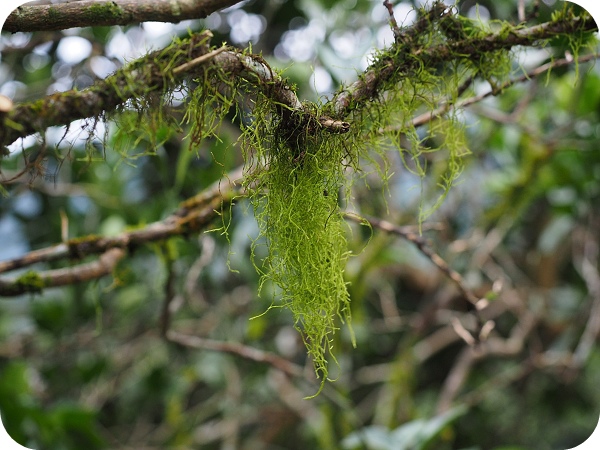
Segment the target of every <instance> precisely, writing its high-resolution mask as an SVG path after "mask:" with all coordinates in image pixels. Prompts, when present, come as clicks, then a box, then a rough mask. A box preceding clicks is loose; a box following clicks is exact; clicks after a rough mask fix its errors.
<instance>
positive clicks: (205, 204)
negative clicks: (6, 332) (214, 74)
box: [0, 169, 241, 296]
mask: <svg viewBox="0 0 600 450" xmlns="http://www.w3.org/2000/svg"><path fill="white" fill-rule="evenodd" d="M239 178H241V169H240V170H238V171H236V172H235V173H233V174H231V175H230V179H232V180H237V179H239ZM237 190H238V186H237V185H236V184H235V182H234V181H232V182H230V183H224V182H221V181H219V182H217V183H215V184H214V185H213V186H211V187H210V188H209V189H207V190H205V191H203V192H201V193H200V194H198V195H196V196H195V197H192V198H190V199H188V200H186V201H185V202H183V203H182V204H181V205H180V207H179V209H178V210H177V211H175V212H174V213H173V214H171V215H170V216H168V217H167V218H166V219H164V220H161V221H159V222H154V223H151V224H149V225H148V226H146V227H144V228H141V229H138V230H131V231H126V232H124V233H121V234H120V235H118V236H114V237H102V236H89V237H84V238H76V239H71V240H69V241H67V242H64V243H62V244H58V245H56V246H53V247H50V248H46V249H41V250H35V251H32V252H30V253H28V254H26V255H24V256H22V257H20V258H15V259H12V260H8V261H3V262H0V273H4V272H8V271H12V270H16V269H19V268H22V267H28V266H31V265H33V264H36V263H40V262H51V261H58V260H62V259H81V258H83V257H86V256H89V255H97V254H103V256H102V257H100V261H99V262H92V263H88V264H81V265H78V266H74V267H71V268H65V269H57V270H49V271H42V272H28V273H26V274H25V275H23V276H21V277H17V278H11V279H0V296H16V295H20V294H24V293H26V292H32V291H35V292H40V291H41V290H42V289H43V288H45V287H53V286H64V285H66V284H73V283H78V282H81V281H88V280H91V279H95V278H100V277H102V276H104V275H106V274H108V273H110V271H111V270H112V267H114V264H116V262H117V261H118V260H119V259H121V258H122V257H123V256H124V255H125V253H124V251H125V250H128V249H130V248H133V247H136V246H139V245H142V244H145V243H149V242H155V241H162V240H165V239H168V238H170V237H173V236H182V235H185V234H187V233H193V232H197V231H199V230H202V229H204V228H206V227H207V226H208V225H209V224H210V223H211V222H212V221H213V220H214V219H215V218H216V217H218V216H219V213H220V211H221V210H222V208H223V206H224V205H227V204H229V203H230V202H231V201H232V200H233V198H234V197H235V196H236V195H237ZM113 249H115V250H119V252H120V253H117V252H111V250H113ZM103 258H105V260H103ZM111 261H114V264H113V265H112V266H110V265H109V262H111ZM98 264H99V265H98ZM107 268H111V270H108V269H107ZM107 270H108V271H107Z"/></svg>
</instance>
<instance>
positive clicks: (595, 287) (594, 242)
mask: <svg viewBox="0 0 600 450" xmlns="http://www.w3.org/2000/svg"><path fill="white" fill-rule="evenodd" d="M595 222H596V223H595V224H592V225H591V226H590V229H587V230H585V232H584V233H580V235H579V236H578V239H577V240H578V241H579V251H578V252H575V255H574V258H573V259H574V260H575V267H576V269H577V271H578V272H579V274H580V275H581V277H582V278H583V280H584V282H585V284H586V286H587V289H588V292H589V297H590V298H591V299H592V305H591V309H590V311H589V315H588V317H589V318H588V321H587V323H586V325H585V328H584V330H583V333H582V335H581V337H580V339H579V344H578V345H577V348H576V349H575V351H574V353H573V364H574V365H575V366H576V367H581V366H583V365H584V364H585V362H586V361H587V359H588V357H589V355H590V353H591V352H592V350H593V348H594V344H595V343H596V341H597V339H598V336H600V270H599V268H598V256H599V255H600V245H599V243H598V238H597V237H596V236H597V234H598V233H597V231H596V232H594V231H591V230H597V229H598V228H597V227H598V225H599V222H600V220H598V219H597V220H596V221H595Z"/></svg>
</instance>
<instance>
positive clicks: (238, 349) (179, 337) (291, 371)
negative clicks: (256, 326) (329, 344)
mask: <svg viewBox="0 0 600 450" xmlns="http://www.w3.org/2000/svg"><path fill="white" fill-rule="evenodd" d="M167 339H168V340H169V341H171V342H175V343H177V344H179V345H182V346H184V347H190V348H197V349H202V350H212V351H216V352H224V353H231V354H234V355H238V356H241V357H242V358H244V359H249V360H251V361H256V362H259V363H263V364H268V365H270V366H272V367H274V368H276V369H278V370H280V371H282V372H284V373H285V374H287V375H289V376H290V377H302V376H303V370H302V368H301V367H300V366H298V365H296V364H294V363H292V362H290V361H288V360H287V359H284V358H282V357H281V356H278V355H276V354H274V353H270V352H265V351H262V350H258V349H256V348H254V347H249V346H247V345H242V344H238V343H235V342H222V341H216V340H213V339H206V338H201V337H199V336H190V335H187V334H182V333H179V332H177V331H173V330H169V331H167Z"/></svg>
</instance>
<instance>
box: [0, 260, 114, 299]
mask: <svg viewBox="0 0 600 450" xmlns="http://www.w3.org/2000/svg"><path fill="white" fill-rule="evenodd" d="M124 256H125V250H123V249H121V248H111V249H108V250H107V251H106V252H104V253H103V254H102V255H100V258H98V260H97V261H92V262H89V263H85V264H79V265H76V266H73V267H67V268H63V269H56V270H46V271H43V272H28V273H26V274H25V275H23V276H21V277H18V278H14V279H0V296H4V297H10V296H17V295H22V294H27V293H36V292H41V291H42V289H44V288H48V287H57V286H67V285H71V284H77V283H82V282H84V281H90V280H95V279H98V278H102V277H103V276H106V275H109V274H110V273H112V271H113V269H114V268H115V267H116V265H117V263H118V262H119V261H120V260H121V259H123V257H124Z"/></svg>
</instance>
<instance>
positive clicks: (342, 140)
mask: <svg viewBox="0 0 600 450" xmlns="http://www.w3.org/2000/svg"><path fill="white" fill-rule="evenodd" d="M256 108H257V110H255V117H256V120H257V123H255V124H254V125H253V126H252V127H251V128H248V129H247V130H246V137H247V139H248V140H249V142H250V144H251V145H250V146H248V147H247V149H246V162H247V166H248V167H250V168H251V171H250V173H249V176H248V178H247V180H246V182H247V187H248V188H249V189H251V199H252V202H253V205H254V208H255V215H256V217H257V220H258V223H259V225H260V230H261V233H262V235H263V236H264V238H265V241H266V245H267V246H268V256H267V258H266V260H265V261H264V264H262V265H261V266H260V267H259V270H260V271H261V272H262V273H263V279H262V283H261V285H263V284H264V283H266V282H269V283H273V284H274V285H275V286H276V287H277V290H278V295H277V298H275V299H273V302H272V305H271V308H276V307H286V308H289V309H290V310H291V311H292V313H293V315H294V320H295V326H296V328H297V329H298V330H299V331H300V333H301V335H302V337H303V340H304V342H305V344H306V347H307V350H308V354H309V355H310V357H311V358H312V360H313V363H314V366H315V372H316V374H317V376H318V377H319V378H321V379H322V381H323V382H324V381H325V380H326V379H327V376H328V374H329V370H328V357H332V358H333V359H334V360H335V357H334V356H333V355H332V354H331V349H332V346H333V340H334V334H335V332H336V330H337V329H338V328H339V323H340V322H343V323H346V324H348V325H349V324H350V320H351V317H350V298H349V294H348V291H347V289H346V282H345V280H344V269H345V266H346V261H347V259H348V256H349V253H348V251H347V245H346V227H345V222H344V220H343V217H342V215H341V213H340V208H339V201H340V193H341V192H343V190H344V185H345V183H346V181H345V177H344V167H345V165H346V164H347V163H348V161H347V160H348V158H347V156H348V149H349V148H351V144H349V143H348V142H346V137H341V136H339V135H334V134H330V133H328V132H325V131H323V130H319V128H318V127H314V128H313V125H314V123H313V122H312V121H311V120H309V119H308V117H313V116H312V114H314V115H315V116H317V117H318V115H319V112H318V109H317V107H316V105H305V108H306V113H304V114H302V113H300V114H299V115H298V116H297V120H298V122H296V124H297V125H298V124H301V125H300V126H302V127H303V128H293V127H292V129H290V128H288V126H290V124H289V123H286V122H283V121H280V120H279V119H278V116H275V115H273V114H270V113H269V110H272V109H274V108H275V107H274V106H273V105H271V104H270V102H269V101H268V100H267V99H266V98H261V99H258V101H257V104H256ZM309 111H310V112H309ZM342 136H343V135H342ZM256 245H259V244H257V243H255V246H256Z"/></svg>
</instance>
